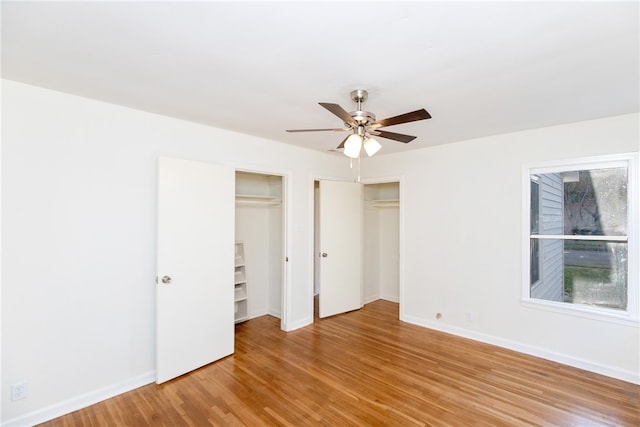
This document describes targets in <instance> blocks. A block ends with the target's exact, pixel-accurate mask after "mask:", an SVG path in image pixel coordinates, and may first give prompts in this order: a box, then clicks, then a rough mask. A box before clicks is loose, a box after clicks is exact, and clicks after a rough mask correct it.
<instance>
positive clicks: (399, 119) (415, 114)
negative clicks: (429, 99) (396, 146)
mask: <svg viewBox="0 0 640 427" xmlns="http://www.w3.org/2000/svg"><path fill="white" fill-rule="evenodd" d="M430 118H431V114H429V113H428V112H427V110H425V109H424V108H423V109H422V110H416V111H412V112H410V113H405V114H400V115H399V116H394V117H389V118H387V119H382V120H377V121H375V122H373V123H372V124H371V125H372V126H373V127H374V128H382V127H386V126H393V125H399V124H402V123H409V122H415V121H418V120H425V119H430Z"/></svg>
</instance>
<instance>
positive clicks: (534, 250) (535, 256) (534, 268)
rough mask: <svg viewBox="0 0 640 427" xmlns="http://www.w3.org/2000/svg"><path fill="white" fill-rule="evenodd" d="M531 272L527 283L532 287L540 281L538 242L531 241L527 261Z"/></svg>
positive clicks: (535, 240) (536, 240)
mask: <svg viewBox="0 0 640 427" xmlns="http://www.w3.org/2000/svg"><path fill="white" fill-rule="evenodd" d="M529 263H530V266H531V271H530V277H529V283H530V284H531V285H533V284H534V283H536V282H537V281H538V280H540V240H538V239H531V259H530V260H529Z"/></svg>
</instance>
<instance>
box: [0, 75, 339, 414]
mask: <svg viewBox="0 0 640 427" xmlns="http://www.w3.org/2000/svg"><path fill="white" fill-rule="evenodd" d="M2 84H3V86H2V124H3V127H2V183H3V187H2V220H3V221H2V315H3V318H2V352H3V353H2V374H3V375H2V384H1V389H2V390H3V391H4V390H9V389H10V385H11V384H13V383H16V382H21V381H26V382H27V383H28V393H29V395H28V398H26V399H23V400H19V401H15V402H11V401H10V396H9V395H8V393H6V392H5V393H2V395H3V398H2V408H3V410H2V416H3V421H4V422H6V421H9V420H13V423H15V424H28V423H31V422H37V421H41V420H44V419H48V418H50V417H52V416H55V415H59V414H61V413H63V412H64V411H66V410H71V409H75V408H77V407H78V406H82V405H83V404H89V403H92V402H94V401H96V400H101V399H103V398H105V397H106V396H108V395H113V394H117V393H120V392H122V391H125V390H127V389H131V388H133V387H136V386H139V385H141V384H144V383H148V382H150V381H153V380H154V378H155V373H154V370H155V360H154V349H155V342H154V335H155V325H154V316H155V283H154V280H155V228H156V162H157V158H158V156H161V155H162V156H173V157H179V158H186V159H194V160H200V161H208V162H212V163H222V164H228V165H232V166H235V167H238V168H240V169H250V170H265V169H266V170H272V171H276V170H277V171H280V172H282V173H283V174H285V175H287V176H288V178H289V182H290V183H291V185H290V187H289V189H288V190H290V191H289V192H288V193H287V195H288V200H289V202H290V203H291V208H290V213H291V216H290V218H289V220H290V222H291V233H290V234H289V238H288V239H289V253H290V254H295V256H290V260H291V261H292V262H290V263H289V269H290V281H289V284H290V288H291V300H290V312H289V313H288V320H289V322H290V323H291V324H293V325H304V324H306V323H309V322H311V321H312V320H313V317H312V313H311V312H310V310H309V306H310V304H309V303H308V301H311V297H312V296H311V294H312V283H311V282H312V280H311V277H312V266H311V265H310V261H311V260H312V258H313V257H312V254H311V253H310V248H311V238H312V236H313V232H312V230H311V229H309V224H310V223H309V220H308V218H310V215H311V214H312V212H311V211H310V208H311V207H312V205H311V204H310V203H309V201H310V200H311V199H310V198H311V197H312V196H313V195H312V187H311V185H310V183H311V182H312V176H315V175H322V176H335V177H341V176H342V177H344V178H345V179H349V176H350V172H351V171H350V169H349V168H348V164H347V163H345V162H343V161H341V160H342V159H341V158H339V157H336V156H332V155H328V154H322V153H318V152H316V151H311V150H304V149H298V148H295V147H292V146H289V145H285V144H279V143H275V142H273V141H266V140H262V139H259V138H255V137H251V136H247V135H242V134H237V133H233V132H228V131H223V130H220V129H215V128H211V127H207V126H202V125H198V124H194V123H189V122H185V121H180V120H175V119H171V118H167V117H162V116H158V115H154V114H149V113H145V112H141V111H136V110H131V109H127V108H122V107H119V106H115V105H111V104H106V103H101V102H97V101H93V100H89V99H85V98H80V97H75V96H70V95H66V94H62V93H59V92H53V91H48V90H44V89H40V88H36V87H33V86H28V85H23V84H20V83H15V82H11V81H6V80H4V81H2Z"/></svg>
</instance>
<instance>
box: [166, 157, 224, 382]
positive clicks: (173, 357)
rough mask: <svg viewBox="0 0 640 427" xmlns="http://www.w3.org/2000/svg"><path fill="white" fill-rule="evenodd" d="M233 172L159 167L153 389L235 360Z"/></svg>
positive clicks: (175, 162)
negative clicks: (230, 358)
mask: <svg viewBox="0 0 640 427" xmlns="http://www.w3.org/2000/svg"><path fill="white" fill-rule="evenodd" d="M234 183H235V171H234V170H233V169H232V168H230V167H227V166H221V165H212V164H208V163H200V162H192V161H186V160H179V159H171V158H160V159H159V161H158V230H157V282H158V284H157V285H156V375H157V377H156V382H157V383H158V384H160V383H162V382H164V381H167V380H170V379H172V378H175V377H177V376H179V375H182V374H184V373H187V372H189V371H192V370H194V369H196V368H199V367H201V366H204V365H206V364H208V363H211V362H213V361H215V360H218V359H220V358H222V357H225V356H227V355H229V354H231V353H233V345H234V313H233V265H234V264H233V263H234V209H235V184H234Z"/></svg>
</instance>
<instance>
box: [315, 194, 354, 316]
mask: <svg viewBox="0 0 640 427" xmlns="http://www.w3.org/2000/svg"><path fill="white" fill-rule="evenodd" d="M319 191H320V197H319V199H320V254H317V255H316V256H320V299H319V309H320V313H319V315H320V317H327V316H332V315H334V314H339V313H344V312H347V311H351V310H356V309H359V308H361V307H362V185H361V184H358V183H353V182H337V181H320V189H319Z"/></svg>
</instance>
